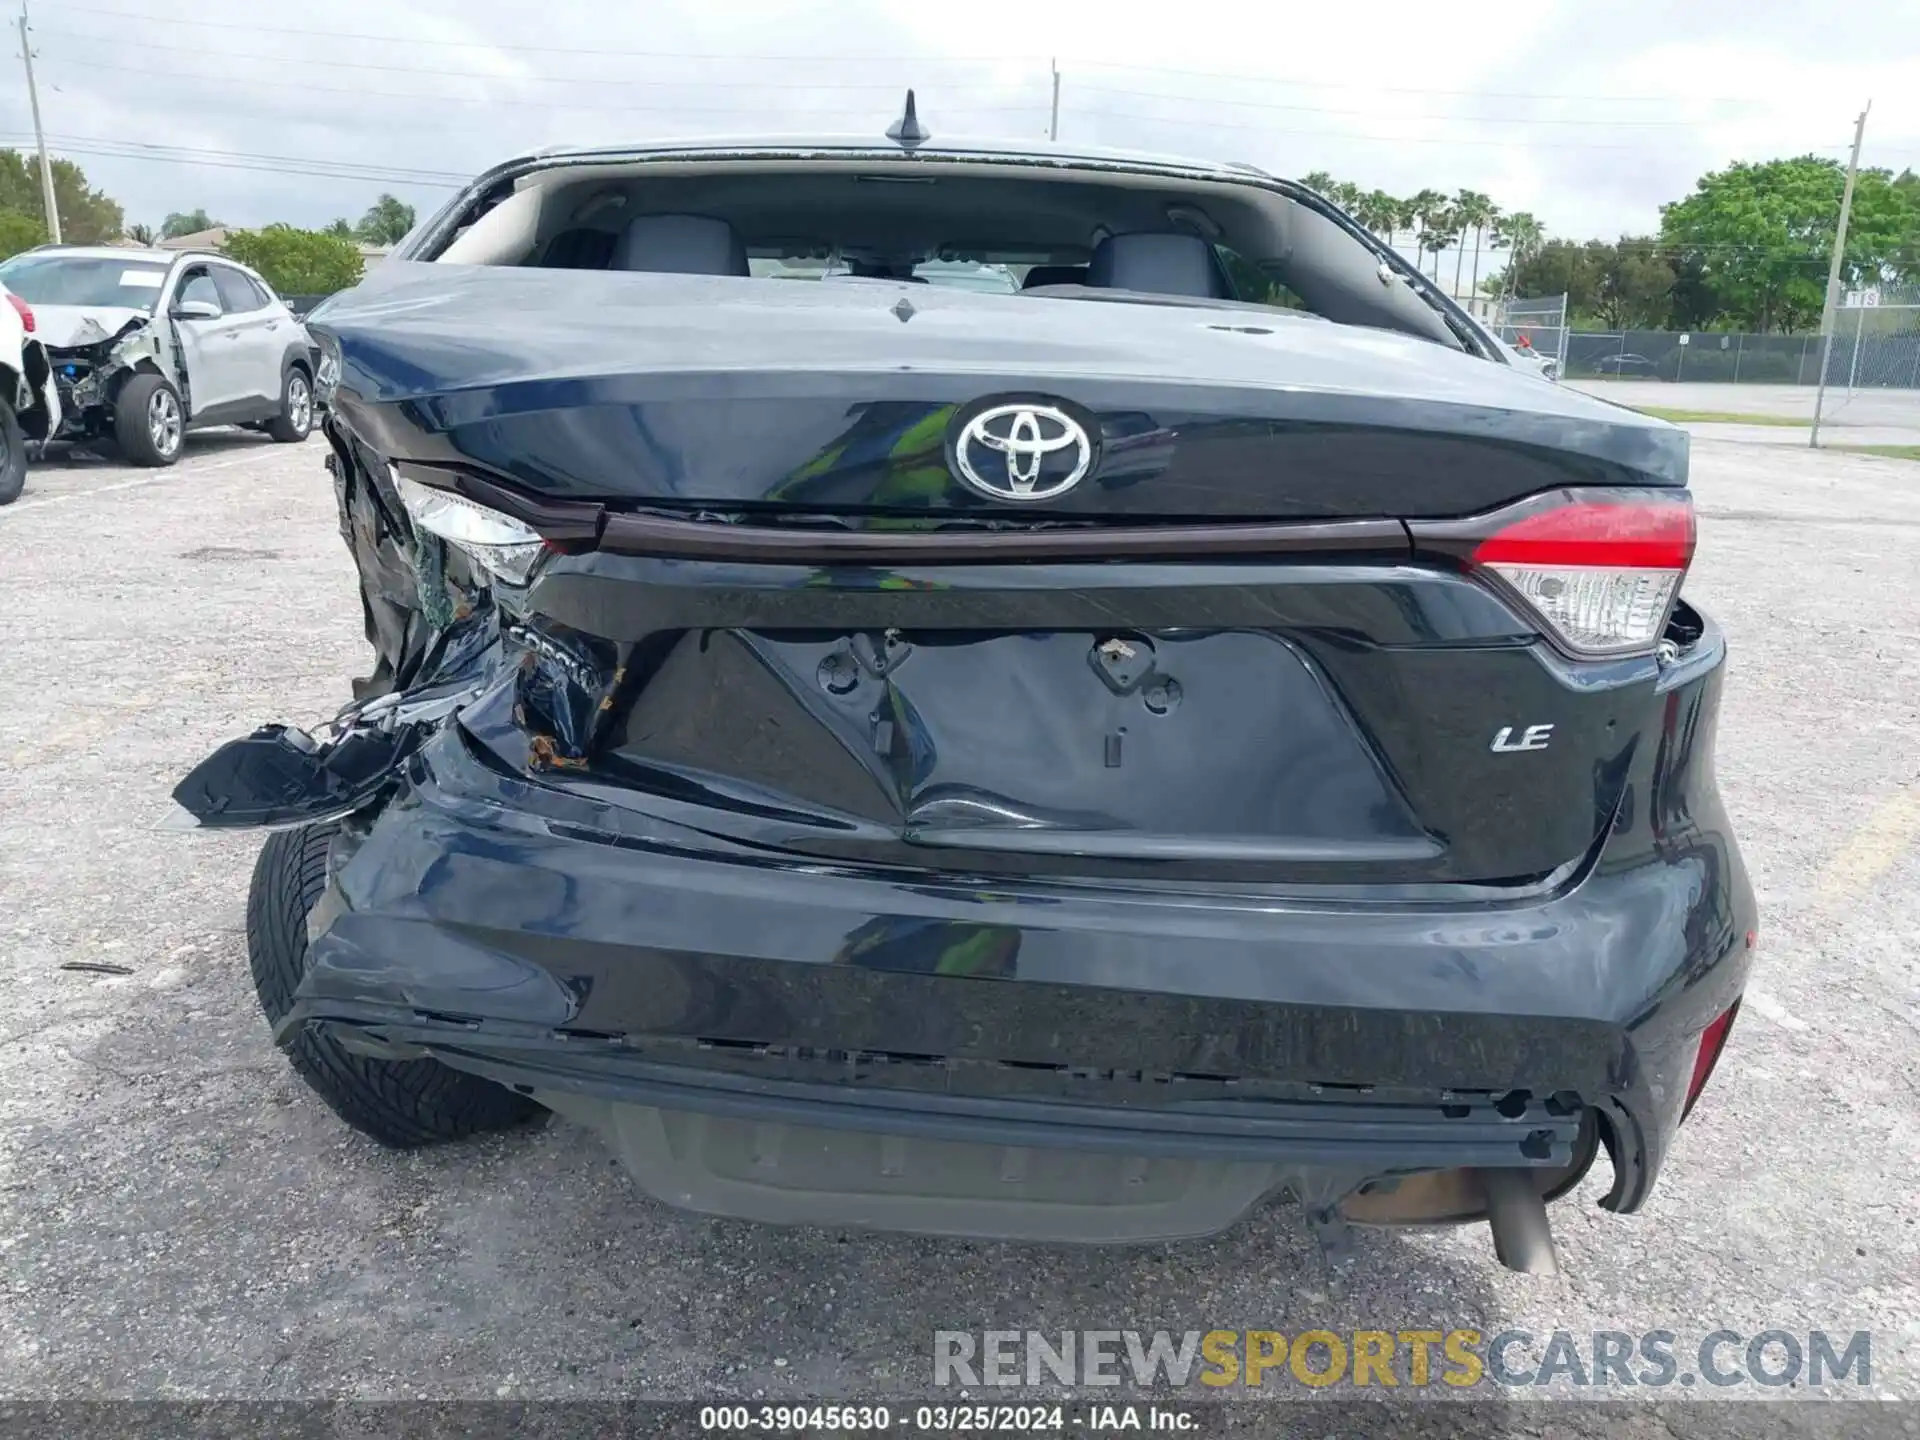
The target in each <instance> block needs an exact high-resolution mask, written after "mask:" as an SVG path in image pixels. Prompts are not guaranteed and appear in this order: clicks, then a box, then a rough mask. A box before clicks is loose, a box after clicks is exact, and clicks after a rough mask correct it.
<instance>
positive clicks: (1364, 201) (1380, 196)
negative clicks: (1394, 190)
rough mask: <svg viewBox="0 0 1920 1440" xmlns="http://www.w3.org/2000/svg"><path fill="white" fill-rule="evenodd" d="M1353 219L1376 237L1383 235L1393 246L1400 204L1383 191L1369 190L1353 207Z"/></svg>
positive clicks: (1398, 220)
mask: <svg viewBox="0 0 1920 1440" xmlns="http://www.w3.org/2000/svg"><path fill="white" fill-rule="evenodd" d="M1353 213H1354V218H1355V219H1357V220H1358V221H1359V222H1360V223H1361V224H1362V225H1364V226H1366V227H1367V228H1368V229H1369V230H1371V231H1373V233H1374V234H1376V235H1384V236H1386V239H1387V244H1389V245H1391V244H1393V237H1394V232H1395V231H1396V230H1398V229H1399V226H1400V202H1399V201H1398V200H1396V199H1394V198H1393V196H1391V195H1389V194H1387V192H1386V191H1384V190H1369V191H1367V193H1366V194H1364V195H1362V196H1361V197H1360V202H1359V204H1357V205H1355V206H1354V207H1353Z"/></svg>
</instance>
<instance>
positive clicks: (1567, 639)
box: [1470, 491, 1694, 655]
mask: <svg viewBox="0 0 1920 1440" xmlns="http://www.w3.org/2000/svg"><path fill="white" fill-rule="evenodd" d="M1693 545H1694V523H1693V502H1692V500H1691V499H1689V498H1686V497H1684V496H1681V497H1672V498H1668V497H1643V496H1635V497H1633V498H1627V497H1624V496H1622V497H1609V496H1605V495H1604V494H1603V493H1596V492H1588V493H1587V494H1585V495H1583V494H1582V493H1581V492H1578V491H1570V492H1566V498H1565V499H1564V500H1562V501H1561V502H1560V503H1558V504H1555V505H1553V506H1551V507H1550V508H1548V509H1543V510H1536V511H1534V512H1533V513H1532V514H1529V515H1526V516H1523V517H1522V518H1520V519H1518V520H1515V521H1513V522H1512V523H1511V524H1508V525H1504V526H1502V527H1501V528H1500V529H1499V530H1497V531H1495V532H1494V533H1493V534H1492V535H1489V536H1488V537H1487V538H1486V539H1484V540H1482V541H1481V542H1480V543H1479V544H1478V545H1477V546H1475V547H1474V549H1473V552H1472V555H1471V557H1470V558H1471V560H1472V563H1473V564H1475V565H1478V566H1481V567H1483V568H1484V569H1486V570H1487V571H1489V572H1491V573H1492V574H1494V575H1496V576H1498V577H1499V578H1500V580H1501V581H1502V582H1503V583H1504V585H1505V586H1506V588H1507V589H1509V590H1510V591H1512V593H1513V594H1514V595H1515V596H1516V597H1517V598H1518V599H1519V600H1520V601H1522V602H1523V603H1524V604H1525V605H1526V606H1527V608H1528V609H1529V610H1531V611H1532V612H1533V613H1534V614H1535V615H1536V616H1538V617H1539V618H1540V620H1541V621H1543V622H1544V623H1545V624H1546V626H1547V627H1548V628H1549V629H1550V630H1551V631H1552V632H1553V634H1554V636H1555V637H1556V638H1557V639H1558V640H1560V641H1561V643H1563V644H1564V645H1565V646H1566V647H1567V648H1568V649H1570V650H1574V651H1577V652H1579V653H1581V654H1587V655H1623V654H1630V653H1633V652H1636V651H1642V650H1649V649H1651V648H1652V647H1653V644H1654V642H1655V641H1657V640H1658V639H1659V638H1660V634H1661V631H1662V630H1663V629H1664V627H1665V626H1666V623H1667V615H1668V613H1669V612H1670V611H1671V610H1672V608H1673V600H1674V597H1675V596H1676V595H1677V594H1679V591H1680V581H1681V579H1682V578H1683V577H1684V576H1685V575H1686V573H1687V566H1688V565H1689V564H1690V563H1692V560H1693Z"/></svg>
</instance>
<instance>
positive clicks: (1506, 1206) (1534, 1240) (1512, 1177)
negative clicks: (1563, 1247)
mask: <svg viewBox="0 0 1920 1440" xmlns="http://www.w3.org/2000/svg"><path fill="white" fill-rule="evenodd" d="M1479 1174H1480V1186H1481V1189H1482V1190H1483V1191H1484V1192H1485V1193H1486V1197H1487V1228H1488V1229H1490V1230H1491V1231H1493V1253H1494V1254H1495V1255H1496V1256H1498V1257H1499V1260H1500V1263H1501V1264H1502V1265H1504V1266H1506V1267H1507V1268H1508V1269H1509V1270H1517V1271H1519V1272H1520V1273H1521V1274H1523V1275H1558V1274H1559V1273H1560V1265H1559V1262H1558V1261H1557V1260H1556V1259H1555V1258H1554V1253H1553V1229H1552V1227H1551V1226H1550V1225H1549V1224H1548V1222H1547V1202H1546V1200H1545V1199H1544V1198H1542V1196H1541V1194H1540V1191H1539V1189H1538V1187H1537V1186H1536V1185H1535V1183H1534V1172H1533V1171H1532V1170H1482V1171H1480V1172H1479Z"/></svg>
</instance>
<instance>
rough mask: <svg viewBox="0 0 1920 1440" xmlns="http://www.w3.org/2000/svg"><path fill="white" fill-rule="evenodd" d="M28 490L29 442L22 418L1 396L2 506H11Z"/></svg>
mask: <svg viewBox="0 0 1920 1440" xmlns="http://www.w3.org/2000/svg"><path fill="white" fill-rule="evenodd" d="M26 488H27V440H26V437H25V436H24V435H22V434H21V433H20V417H19V416H17V415H15V414H14V413H13V406H11V405H9V404H8V403H7V402H6V399H5V397H3V396H0V505H11V504H12V503H13V502H14V501H16V500H18V499H19V498H20V492H21V491H22V490H24V489H26Z"/></svg>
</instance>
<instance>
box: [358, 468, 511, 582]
mask: <svg viewBox="0 0 1920 1440" xmlns="http://www.w3.org/2000/svg"><path fill="white" fill-rule="evenodd" d="M393 483H394V488H395V489H396V490H398V491H399V492H400V503H401V504H403V505H405V506H406V507H407V514H408V515H409V516H411V517H412V519H413V523H414V524H415V525H417V526H418V527H419V528H420V529H422V530H425V531H428V532H430V533H431V534H434V535H438V536H439V537H440V538H441V539H442V540H445V541H446V542H447V543H448V544H449V545H452V546H453V547H454V548H456V549H457V550H459V551H461V552H462V553H463V554H465V555H467V556H468V557H469V558H470V559H472V560H473V561H474V562H475V563H477V564H478V565H480V566H481V567H482V568H483V569H485V570H487V571H489V572H490V573H492V574H494V575H497V576H499V577H500V578H501V579H502V580H505V581H507V582H508V583H509V584H512V585H525V584H526V583H527V582H528V581H529V580H530V579H532V578H533V572H534V569H535V567H536V566H537V565H538V564H539V563H540V561H541V559H542V557H544V556H545V555H546V553H547V543H546V541H545V540H543V539H542V538H541V536H540V532H539V531H538V530H535V529H534V528H533V527H532V526H530V525H527V524H524V523H523V522H521V521H519V520H516V519H514V518H513V516H511V515H503V514H501V513H500V512H499V511H498V510H495V509H493V508H491V507H490V506H486V505H482V504H480V503H479V502H478V501H476V500H469V499H467V498H466V497H465V496H463V495H455V494H454V493H453V492H451V491H449V490H436V489H434V488H433V487H432V486H428V485H422V484H421V483H420V482H419V481H418V480H409V479H408V478H407V477H406V476H404V475H398V474H396V475H394V476H393Z"/></svg>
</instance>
